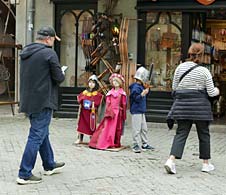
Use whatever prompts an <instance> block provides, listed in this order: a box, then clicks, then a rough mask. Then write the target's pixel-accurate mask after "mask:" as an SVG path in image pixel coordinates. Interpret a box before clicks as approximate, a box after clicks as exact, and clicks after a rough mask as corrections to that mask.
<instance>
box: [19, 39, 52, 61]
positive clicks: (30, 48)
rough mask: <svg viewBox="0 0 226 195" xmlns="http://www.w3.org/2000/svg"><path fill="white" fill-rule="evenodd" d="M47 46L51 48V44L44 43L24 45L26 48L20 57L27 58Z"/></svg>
mask: <svg viewBox="0 0 226 195" xmlns="http://www.w3.org/2000/svg"><path fill="white" fill-rule="evenodd" d="M45 48H49V46H47V45H45V44H42V43H31V44H29V45H27V46H25V47H24V49H23V50H22V51H21V53H20V57H21V59H23V60H24V59H27V58H29V57H31V56H32V55H33V54H34V53H36V52H38V51H40V50H42V49H45Z"/></svg>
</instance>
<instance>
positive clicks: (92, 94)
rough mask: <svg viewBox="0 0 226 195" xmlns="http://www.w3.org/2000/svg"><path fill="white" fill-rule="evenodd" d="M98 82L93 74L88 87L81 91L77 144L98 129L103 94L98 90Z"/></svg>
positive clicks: (79, 96) (78, 98)
mask: <svg viewBox="0 0 226 195" xmlns="http://www.w3.org/2000/svg"><path fill="white" fill-rule="evenodd" d="M97 89H98V83H97V77H96V75H92V76H91V77H89V80H88V88H87V89H86V90H84V91H83V92H81V93H80V94H79V95H78V97H77V100H78V103H79V104H80V105H79V106H80V111H79V115H78V127H77V132H78V139H77V140H76V142H75V143H76V144H79V143H82V142H83V136H84V134H85V135H89V136H92V135H93V133H94V131H95V130H96V121H97V110H98V107H99V105H100V104H101V101H102V99H103V95H102V94H101V93H99V92H98V91H97Z"/></svg>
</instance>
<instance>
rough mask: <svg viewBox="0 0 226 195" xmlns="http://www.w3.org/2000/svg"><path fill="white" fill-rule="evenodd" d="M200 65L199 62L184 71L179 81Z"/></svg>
mask: <svg viewBox="0 0 226 195" xmlns="http://www.w3.org/2000/svg"><path fill="white" fill-rule="evenodd" d="M198 66H201V65H199V64H197V65H195V66H192V67H191V68H189V69H188V70H187V71H186V72H184V74H182V76H181V77H180V79H179V82H181V80H182V79H183V78H184V77H185V76H186V75H187V74H188V73H189V72H191V71H192V70H193V69H195V68H197V67H198Z"/></svg>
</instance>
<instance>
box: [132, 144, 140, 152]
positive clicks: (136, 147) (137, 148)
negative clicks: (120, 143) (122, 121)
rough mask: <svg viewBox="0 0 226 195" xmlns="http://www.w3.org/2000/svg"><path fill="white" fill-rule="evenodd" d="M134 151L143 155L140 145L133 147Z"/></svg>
mask: <svg viewBox="0 0 226 195" xmlns="http://www.w3.org/2000/svg"><path fill="white" fill-rule="evenodd" d="M133 151H134V152H135V153H141V149H140V147H139V146H138V145H134V146H133Z"/></svg>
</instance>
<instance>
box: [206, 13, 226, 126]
mask: <svg viewBox="0 0 226 195" xmlns="http://www.w3.org/2000/svg"><path fill="white" fill-rule="evenodd" d="M206 32H207V34H208V35H210V46H211V48H210V55H211V65H210V71H211V73H212V76H213V80H214V82H215V85H216V86H218V87H219V89H220V92H221V94H220V98H219V100H218V101H217V100H215V101H214V102H213V113H214V116H215V120H214V123H217V124H226V90H225V89H226V17H225V13H222V11H217V10H215V11H213V10H211V11H209V12H208V14H207V19H206ZM206 52H208V49H207V51H206Z"/></svg>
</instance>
